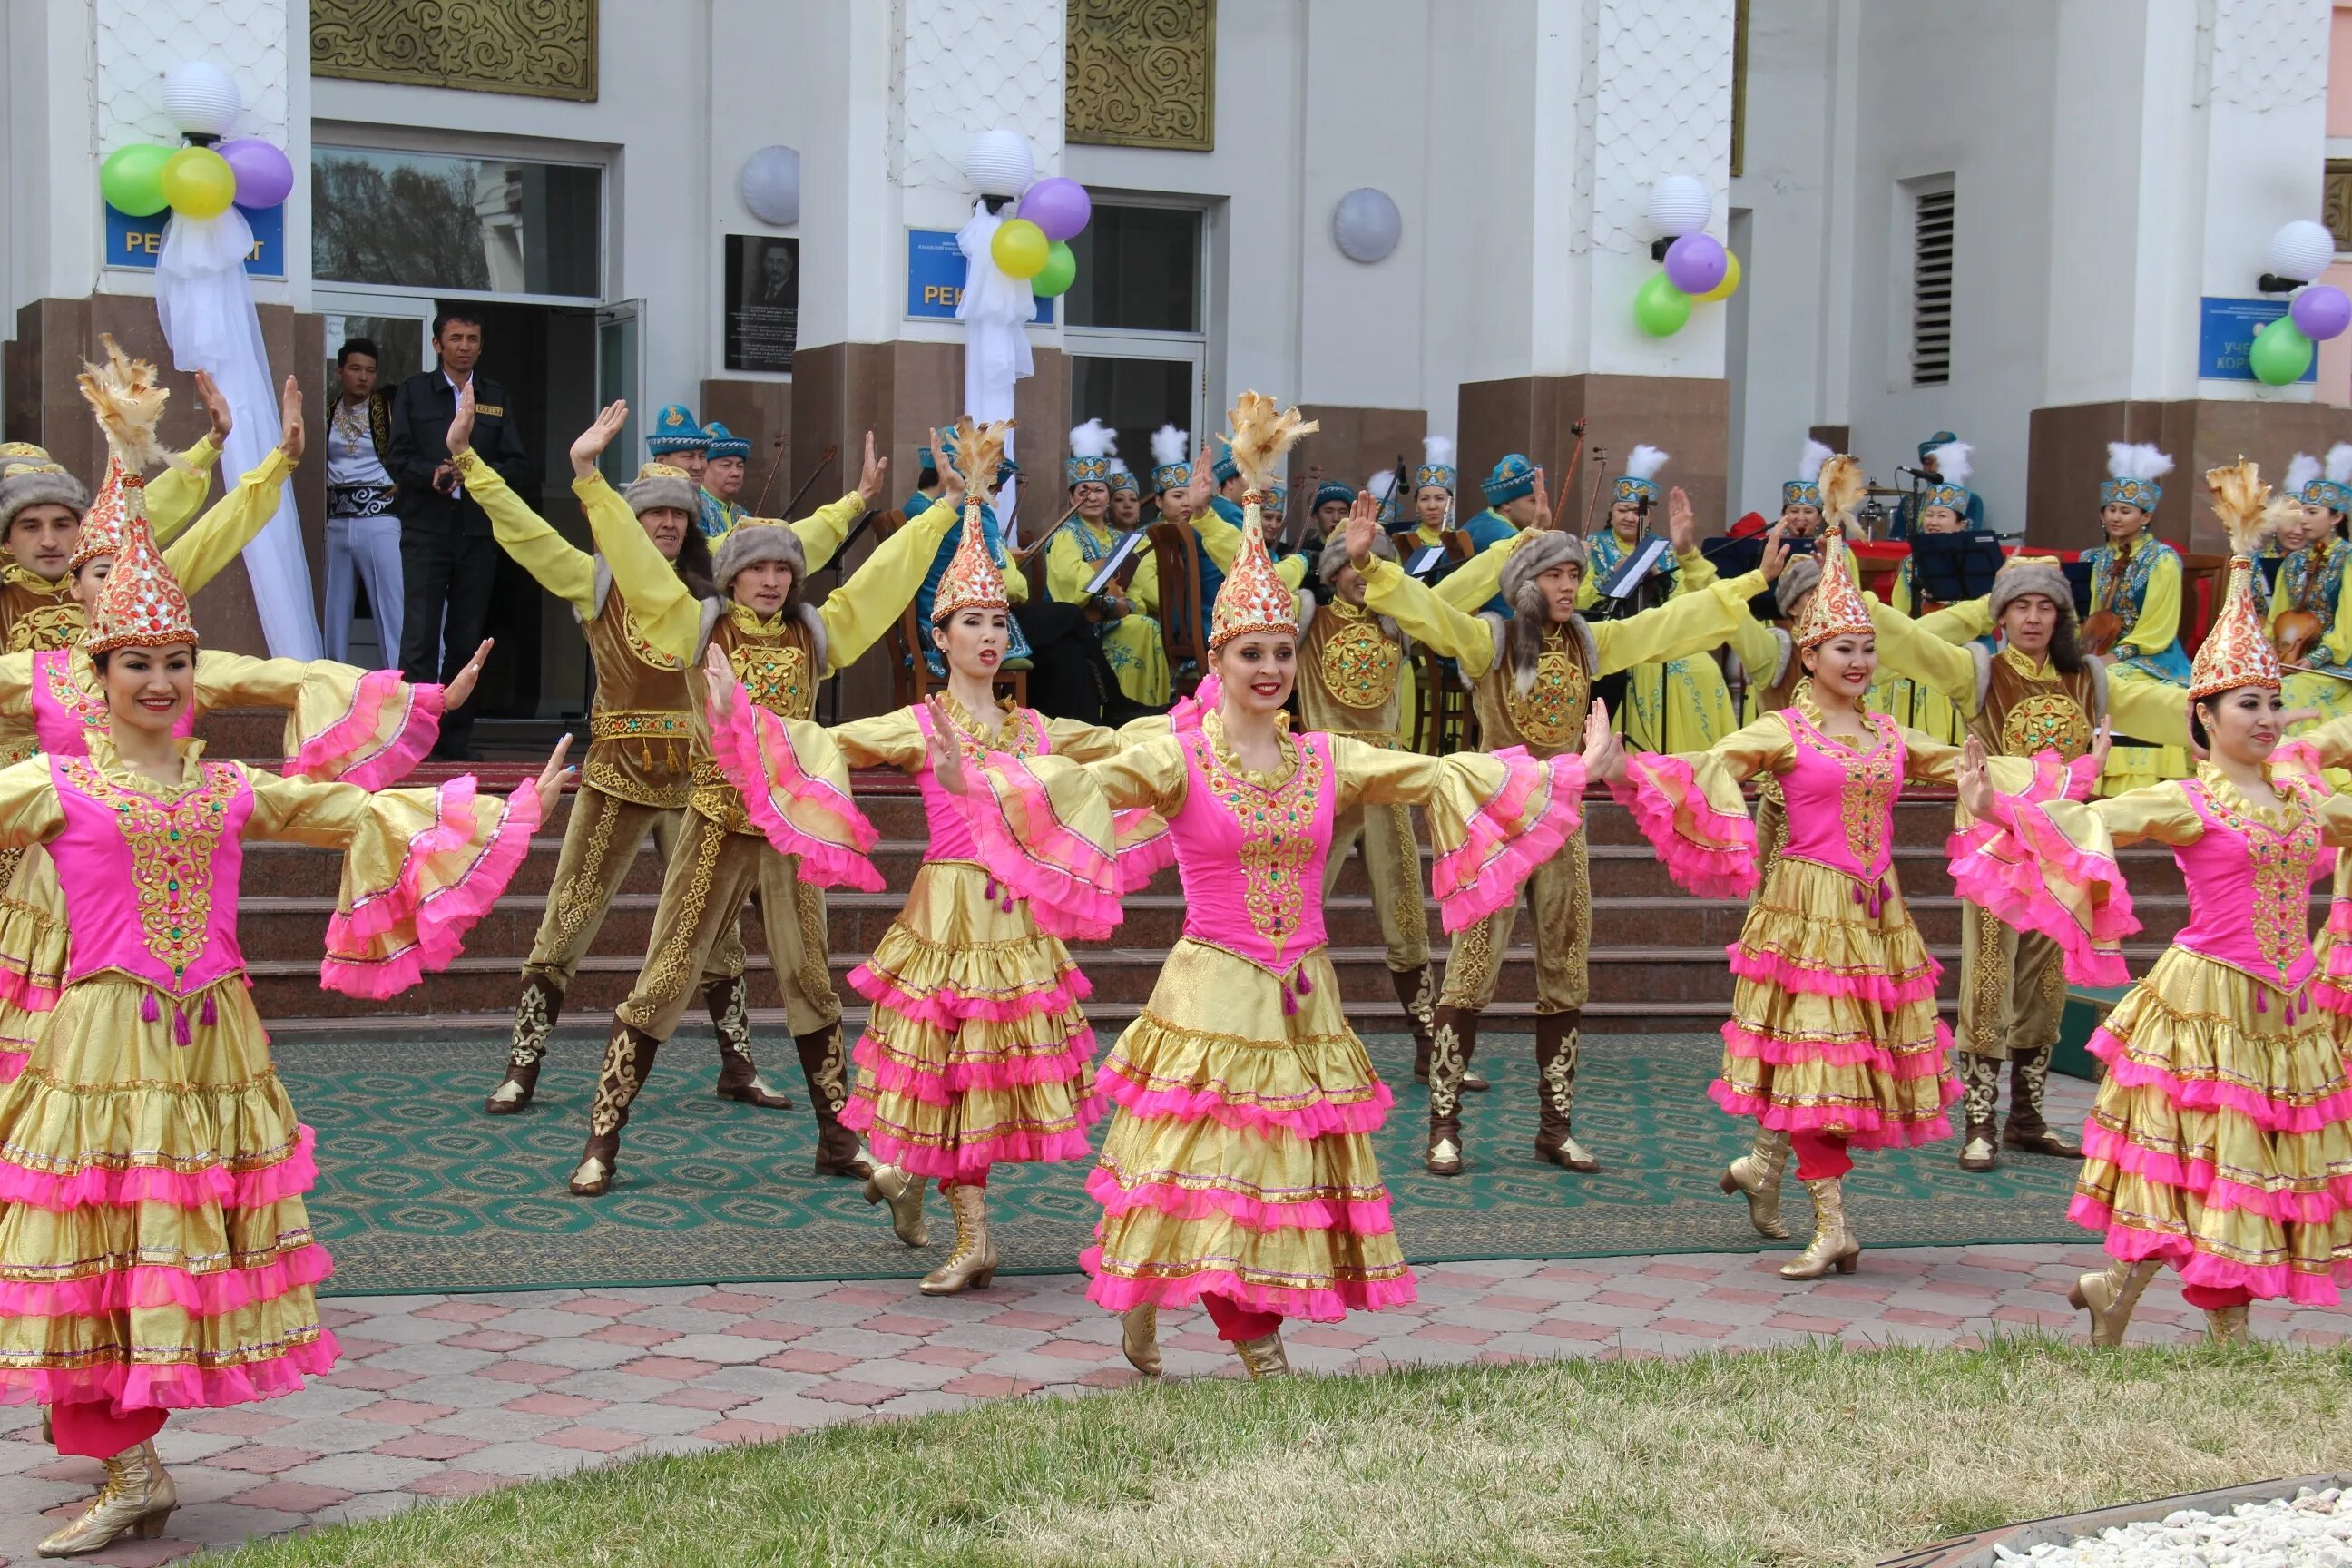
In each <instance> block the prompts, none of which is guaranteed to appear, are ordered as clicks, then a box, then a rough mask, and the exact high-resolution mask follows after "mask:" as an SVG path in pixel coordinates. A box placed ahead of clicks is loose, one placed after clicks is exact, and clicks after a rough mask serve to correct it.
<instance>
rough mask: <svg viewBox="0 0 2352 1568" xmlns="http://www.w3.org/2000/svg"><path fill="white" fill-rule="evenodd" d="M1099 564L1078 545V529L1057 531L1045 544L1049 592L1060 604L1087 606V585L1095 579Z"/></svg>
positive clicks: (1046, 591) (1046, 584)
mask: <svg viewBox="0 0 2352 1568" xmlns="http://www.w3.org/2000/svg"><path fill="white" fill-rule="evenodd" d="M1095 572H1096V563H1093V562H1091V561H1088V560H1087V558H1086V553H1085V552H1083V551H1081V550H1080V549H1079V548H1078V536H1077V532H1076V529H1075V528H1073V527H1064V528H1061V529H1058V530H1056V531H1055V534H1054V537H1053V539H1052V541H1051V542H1048V543H1047V544H1046V546H1045V594H1046V596H1047V597H1048V598H1051V599H1053V600H1054V601H1055V603H1057V604H1064V605H1083V604H1085V603H1086V602H1087V584H1088V583H1090V582H1092V581H1093V580H1094V574H1095Z"/></svg>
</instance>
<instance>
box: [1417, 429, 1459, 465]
mask: <svg viewBox="0 0 2352 1568" xmlns="http://www.w3.org/2000/svg"><path fill="white" fill-rule="evenodd" d="M1421 460H1422V463H1423V466H1424V467H1427V468H1452V467H1453V466H1454V437H1451V436H1423V437H1422V438H1421Z"/></svg>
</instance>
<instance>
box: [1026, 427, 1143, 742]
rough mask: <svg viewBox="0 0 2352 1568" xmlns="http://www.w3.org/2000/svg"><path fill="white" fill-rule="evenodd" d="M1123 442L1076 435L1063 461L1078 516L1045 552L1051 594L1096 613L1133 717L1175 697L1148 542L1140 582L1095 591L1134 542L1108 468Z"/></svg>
mask: <svg viewBox="0 0 2352 1568" xmlns="http://www.w3.org/2000/svg"><path fill="white" fill-rule="evenodd" d="M1117 450H1118V438H1117V437H1116V435H1115V433H1114V432H1113V431H1112V430H1111V429H1110V427H1109V426H1107V425H1105V424H1104V423H1103V422H1102V421H1101V420H1099V419H1089V420H1087V422H1086V423H1085V424H1083V425H1081V426H1078V427H1077V428H1076V429H1075V430H1072V431H1071V432H1070V455H1069V457H1067V458H1065V459H1064V460H1063V463H1062V471H1063V475H1064V477H1065V478H1066V479H1068V481H1069V487H1070V505H1071V507H1072V508H1073V509H1074V510H1075V512H1076V515H1074V516H1073V517H1071V518H1070V519H1069V520H1068V521H1066V522H1064V523H1063V524H1062V526H1061V527H1060V528H1059V529H1057V530H1055V533H1054V537H1053V539H1052V541H1051V542H1048V543H1047V544H1046V546H1045V592H1046V593H1047V594H1048V595H1052V596H1053V598H1054V599H1055V600H1056V601H1057V602H1059V603H1061V604H1065V605H1084V606H1086V607H1087V609H1089V610H1091V611H1093V612H1094V614H1095V616H1096V619H1095V634H1096V637H1097V640H1098V641H1099V642H1100V643H1101V644H1102V651H1103V658H1104V660H1105V661H1106V662H1107V663H1108V664H1109V666H1110V671H1111V674H1112V675H1113V676H1114V677H1116V678H1117V679H1118V689H1119V693H1120V695H1121V696H1123V697H1124V698H1126V700H1127V701H1128V703H1129V705H1130V707H1131V708H1134V709H1144V710H1153V709H1162V708H1165V707H1167V706H1168V700H1169V698H1170V696H1171V688H1170V684H1169V677H1168V645H1167V643H1166V641H1165V640H1164V639H1163V638H1162V637H1160V620H1159V616H1160V564H1159V563H1158V562H1156V561H1154V560H1153V559H1152V557H1151V545H1150V542H1149V541H1147V540H1143V539H1138V540H1137V541H1136V544H1135V555H1134V557H1133V560H1134V561H1135V562H1136V563H1137V564H1136V566H1135V571H1134V574H1133V575H1132V576H1130V577H1129V579H1128V581H1127V584H1126V585H1125V586H1124V587H1122V586H1120V584H1118V582H1117V581H1115V580H1114V581H1112V582H1108V583H1105V584H1103V586H1102V589H1101V591H1100V592H1098V593H1097V592H1096V591H1095V590H1094V588H1093V583H1094V580H1095V577H1096V575H1097V574H1098V573H1099V572H1100V571H1101V570H1102V565H1103V563H1104V562H1106V561H1108V560H1109V559H1110V557H1111V555H1112V554H1113V553H1114V552H1116V551H1117V550H1118V547H1119V542H1120V541H1122V540H1123V539H1125V538H1127V537H1128V535H1127V533H1126V532H1125V531H1123V530H1121V529H1119V528H1118V527H1116V526H1114V525H1113V524H1112V522H1111V521H1110V460H1111V457H1112V455H1113V454H1114V453H1115V452H1116V451H1117Z"/></svg>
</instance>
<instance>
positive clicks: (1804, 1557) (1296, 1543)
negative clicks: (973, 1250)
mask: <svg viewBox="0 0 2352 1568" xmlns="http://www.w3.org/2000/svg"><path fill="white" fill-rule="evenodd" d="M2348 1412H2352V1352H2290V1351H2281V1350H2273V1349H2267V1348H2264V1347H2261V1346H2253V1347H2248V1348H2245V1349H2242V1350H2235V1351H2226V1352H2224V1351H2209V1350H2201V1349H2199V1350H2187V1351H2173V1350H2132V1351H2126V1352H2109V1353H2104V1354H2101V1353H2094V1352H2090V1351H2088V1350H2084V1349H2082V1348H2079V1347H2074V1346H2068V1345H2063V1344H2060V1343H2057V1342H2053V1341H2050V1340H2046V1339H2039V1338H2028V1339H2020V1340H2013V1341H2008V1342H2002V1343H2000V1344H1998V1345H1996V1346H1995V1347H1994V1348H1992V1349H1990V1350H1987V1351H1976V1352H1971V1351H1946V1350H1883V1351H1843V1350H1840V1349H1837V1348H1835V1347H1832V1346H1826V1345H1824V1346H1819V1347H1814V1348H1808V1349H1799V1350H1784V1351H1772V1352H1757V1353H1751V1354H1725V1355H1713V1356H1702V1357H1697V1358H1693V1359H1688V1360H1679V1361H1622V1362H1618V1361H1612V1362H1591V1361H1565V1362H1557V1363H1540V1364H1521V1365H1510V1366H1482V1367H1470V1368H1463V1369H1454V1370H1428V1371H1412V1372H1399V1373H1384V1374H1380V1375H1375V1376H1358V1377H1331V1378H1316V1377H1300V1378H1295V1379H1292V1380H1290V1381H1288V1382H1277V1383H1268V1384H1256V1385H1252V1384H1244V1383H1238V1382H1232V1381H1227V1380H1225V1379H1222V1378H1209V1379H1199V1380H1194V1381H1191V1382H1185V1383H1173V1384H1166V1385H1163V1386H1154V1387H1143V1388H1138V1389H1133V1390H1128V1391H1121V1392H1116V1393H1108V1394H1098V1395H1089V1396H1085V1397H1079V1398H1073V1399H1060V1398H1032V1399H1025V1400H1015V1401H1005V1402H1002V1403H997V1404H991V1405H980V1406H975V1407H973V1408H971V1409H969V1410H962V1411H957V1412H953V1413H951V1414H948V1415H934V1416H927V1417H923V1418H920V1419H916V1420H908V1421H900V1422H887V1421H885V1422H873V1423H864V1424H858V1425H851V1426H835V1427H832V1428H830V1429H827V1430H825V1431H822V1432H817V1433H813V1434H811V1435H809V1436H805V1437H799V1438H794V1439H792V1440H790V1441H787V1442H783V1443H778V1444H771V1445H765V1446H761V1447H740V1448H731V1449H728V1450H726V1451H724V1452H719V1453H709V1454H698V1455H693V1456H688V1457H680V1458H654V1459H646V1460H640V1461H637V1462H635V1463H629V1464H623V1465H618V1466H614V1467H612V1468H604V1469H599V1470H595V1471H592V1472H589V1473H586V1474H583V1475H579V1476H575V1477H572V1478H570V1479H563V1480H558V1481H550V1482H543V1483H539V1484H535V1485H529V1486H519V1487H514V1488H510V1489H506V1490H502V1491H499V1492H495V1493H489V1494H486V1495H484V1496H481V1497H478V1498H474V1499H470V1500H466V1501H463V1502H458V1503H454V1504H449V1505H440V1506H432V1505H428V1506H421V1507H418V1508H415V1509H413V1510H409V1511H407V1512H405V1513H402V1514H397V1515H394V1516H392V1517H390V1518H387V1519H383V1520H379V1521H374V1522H372V1523H368V1524H363V1525H356V1526H351V1527H345V1528H339V1529H333V1530H324V1531H318V1532H316V1533H313V1534H310V1535H307V1536H299V1537H288V1538H285V1539H281V1540H278V1541H273V1542H263V1543H260V1544H257V1545H255V1546H251V1547H247V1548H246V1549H244V1550H243V1551H241V1552H236V1553H235V1554H233V1555H231V1556H229V1557H227V1558H226V1560H225V1562H226V1563H228V1564H234V1565H235V1568H296V1565H309V1564H323V1563H333V1564H338V1565H341V1568H377V1565H388V1564H394V1563H415V1564H433V1565H435V1568H466V1565H470V1564H483V1565H495V1568H522V1565H525V1564H539V1563H563V1564H585V1565H602V1564H635V1563H646V1564H656V1563H658V1564H662V1565H664V1568H688V1565H699V1564H706V1563H707V1564H737V1563H876V1564H885V1563H887V1564H889V1565H891V1568H932V1565H937V1564H949V1563H954V1564H986V1565H990V1568H996V1565H1004V1568H1012V1565H1016V1564H1020V1565H1030V1564H1035V1565H1045V1564H1052V1565H1056V1568H1060V1565H1069V1568H1081V1565H1084V1568H1097V1565H1104V1568H1108V1565H1135V1568H1175V1565H1177V1564H1193V1563H1217V1564H1224V1563H1302V1564H1303V1563H1346V1564H1371V1563H1383V1564H1386V1563H1445V1564H1486V1563H1509V1564H1547V1565H1570V1564H1595V1565H1599V1564H1607V1565H1611V1568H1616V1565H1628V1568H1630V1565H1633V1564H1671V1565H1674V1568H1684V1565H1689V1568H1732V1565H1735V1564H1748V1563H1758V1564H1772V1565H1775V1568H1781V1565H1795V1564H1807V1565H1811V1564H1837V1565H1840V1568H1843V1565H1847V1564H1867V1563H1873V1562H1874V1561H1876V1560H1877V1559H1878V1558H1879V1557H1881V1556H1883V1555H1885V1554H1888V1553H1891V1552H1895V1551H1897V1550H1899V1549H1901V1548H1904V1547H1906V1546H1914V1545H1917V1544H1921V1543H1924V1542H1928V1541H1931V1540H1934V1539H1937V1538H1938V1537H1941V1536H1945V1535H1949V1534H1952V1533H1955V1532H1958V1531H1966V1530H1971V1529H1982V1528H1985V1527H1987V1526H1990V1525H1993V1524H1998V1523H2002V1522H2005V1521H2011V1520H2021V1519H2032V1518H2036V1517H2040V1516H2043V1515H2048V1514H2053V1513H2066V1512H2072V1511H2074V1510H2080V1509H2085V1508H2092V1507H2097V1506H2103V1505H2106V1504H2112V1503H2117V1502H2126V1501H2134V1500H2141V1499H2145V1498H2151V1497H2158V1496H2162V1495H2165V1494H2168V1493H2173V1492H2181V1491H2192V1490H2197V1489H2203V1488H2208V1487H2215V1486H2221V1485H2227V1484H2231V1483H2236V1482H2242V1481H2248V1480H2254V1479H2264V1478H2268V1477H2273V1476H2290V1475H2299V1474H2305V1473H2308V1472H2313V1471H2319V1470H2328V1469H2336V1468H2352V1413H2348Z"/></svg>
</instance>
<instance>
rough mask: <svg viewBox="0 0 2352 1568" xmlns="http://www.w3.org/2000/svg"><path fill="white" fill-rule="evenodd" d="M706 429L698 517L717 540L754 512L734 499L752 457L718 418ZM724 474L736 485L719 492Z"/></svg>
mask: <svg viewBox="0 0 2352 1568" xmlns="http://www.w3.org/2000/svg"><path fill="white" fill-rule="evenodd" d="M703 433H704V434H705V435H707V436H709V437H710V445H709V446H708V447H704V448H703V449H702V457H703V467H702V486H701V489H699V490H698V492H697V500H698V503H699V505H700V508H701V510H700V512H699V514H698V516H697V517H696V519H695V521H696V523H697V524H698V526H699V527H700V528H701V530H702V536H703V537H704V538H705V539H710V540H717V539H722V538H724V537H725V536H726V534H727V531H728V530H729V529H730V528H733V527H734V526H735V525H736V524H737V523H739V522H740V521H743V520H744V519H745V518H747V517H749V516H751V510H750V509H749V508H747V507H744V506H742V505H740V504H739V503H738V502H737V501H736V500H735V498H736V496H737V495H738V494H740V492H741V490H742V488H743V479H744V472H743V470H744V468H745V467H746V466H747V465H749V464H750V462H751V442H749V441H746V440H745V439H743V437H740V436H738V435H737V434H735V432H734V431H732V430H730V429H729V428H727V426H724V425H721V424H720V423H719V421H718V420H716V419H713V420H712V421H711V422H710V423H709V424H708V425H706V426H703ZM722 474H724V475H725V476H727V480H726V482H727V483H729V484H731V485H732V486H733V488H732V489H726V493H725V494H723V495H722V494H720V493H719V491H720V489H724V488H725V486H724V485H723V484H722V483H721V479H720V476H721V475H722ZM908 515H909V516H912V515H913V514H912V513H909V514H908Z"/></svg>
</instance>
